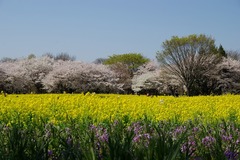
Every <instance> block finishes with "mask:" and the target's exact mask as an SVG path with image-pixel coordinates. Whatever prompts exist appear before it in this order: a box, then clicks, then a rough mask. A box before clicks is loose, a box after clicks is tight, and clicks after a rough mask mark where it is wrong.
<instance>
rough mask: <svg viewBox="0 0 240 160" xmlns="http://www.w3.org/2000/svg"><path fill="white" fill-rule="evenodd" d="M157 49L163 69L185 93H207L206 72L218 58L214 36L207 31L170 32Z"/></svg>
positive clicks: (211, 68) (208, 72) (209, 71)
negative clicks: (169, 35)
mask: <svg viewBox="0 0 240 160" xmlns="http://www.w3.org/2000/svg"><path fill="white" fill-rule="evenodd" d="M162 48H163V50H162V51H161V52H157V56H156V58H157V60H158V61H159V62H160V65H161V67H162V70H163V73H165V74H168V75H173V76H174V77H176V79H177V80H178V81H179V82H180V84H182V85H183V86H185V88H186V92H187V94H188V95H190V96H191V95H197V94H206V93H208V92H209V91H208V90H206V86H207V85H208V79H207V77H208V75H211V72H212V71H213V70H214V68H215V67H216V65H217V64H218V63H219V62H220V56H219V55H218V50H217V47H216V46H215V40H214V39H213V38H211V37H208V36H206V35H203V34H200V35H195V34H193V35H189V36H186V37H178V36H173V37H172V38H171V39H170V40H166V41H165V42H163V44H162Z"/></svg>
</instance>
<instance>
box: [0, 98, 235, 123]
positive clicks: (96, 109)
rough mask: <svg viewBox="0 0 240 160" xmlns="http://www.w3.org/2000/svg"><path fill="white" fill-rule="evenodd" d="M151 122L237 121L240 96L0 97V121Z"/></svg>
mask: <svg viewBox="0 0 240 160" xmlns="http://www.w3.org/2000/svg"><path fill="white" fill-rule="evenodd" d="M146 117H147V119H149V120H151V121H160V120H176V121H179V122H183V121H187V120H189V119H192V120H193V119H195V118H198V119H200V120H202V121H203V122H208V123H209V122H215V121H216V120H220V119H225V120H228V119H233V120H235V121H239V120H240V96H238V95H224V96H197V97H185V96H182V97H172V96H158V97H147V96H143V95H141V96H138V95H113V94H112V95H107V94H103V95H98V94H86V95H84V94H43V95H38V94H28V95H7V96H6V97H5V96H4V95H0V121H2V122H5V123H8V124H11V123H13V122H14V123H15V122H16V121H19V120H21V121H25V122H26V121H33V122H36V123H37V122H38V121H46V123H47V122H51V123H54V124H64V122H66V121H69V120H74V121H81V120H83V119H85V118H90V119H92V120H93V121H94V122H95V123H100V122H103V121H105V120H110V121H114V120H115V119H128V120H129V121H136V120H139V119H144V118H146Z"/></svg>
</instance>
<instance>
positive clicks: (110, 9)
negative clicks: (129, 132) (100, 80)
mask: <svg viewBox="0 0 240 160" xmlns="http://www.w3.org/2000/svg"><path fill="white" fill-rule="evenodd" d="M190 34H206V35H208V36H212V37H213V38H214V39H215V40H216V45H219V44H222V46H223V47H224V48H225V50H238V51H240V40H239V38H240V0H0V58H3V57H10V58H21V57H26V56H27V55H29V54H32V53H33V54H35V55H36V56H41V55H42V54H45V53H52V54H54V55H56V54H59V53H61V52H66V53H68V54H70V55H72V56H75V57H76V58H77V60H81V61H85V62H92V61H94V60H95V59H97V58H107V57H108V56H110V55H112V54H122V53H142V54H143V55H144V56H145V57H147V58H150V59H155V56H156V52H157V51H159V50H161V44H162V42H164V41H165V40H167V39H170V38H171V37H172V36H187V35H190Z"/></svg>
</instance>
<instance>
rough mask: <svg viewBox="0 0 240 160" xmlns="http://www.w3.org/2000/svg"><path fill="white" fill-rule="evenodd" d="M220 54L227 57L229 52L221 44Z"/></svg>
mask: <svg viewBox="0 0 240 160" xmlns="http://www.w3.org/2000/svg"><path fill="white" fill-rule="evenodd" d="M218 54H219V55H221V56H223V57H227V54H226V52H225V50H224V48H223V46H222V45H221V44H220V46H219V48H218Z"/></svg>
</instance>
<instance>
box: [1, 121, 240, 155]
mask: <svg viewBox="0 0 240 160" xmlns="http://www.w3.org/2000/svg"><path fill="white" fill-rule="evenodd" d="M16 118H17V119H18V117H16ZM239 129H240V128H239V124H236V123H235V122H231V121H229V122H225V121H221V122H218V123H216V124H207V125H202V123H201V121H198V120H196V121H188V122H186V123H182V124H177V123H174V122H171V121H161V122H158V123H153V122H151V121H149V120H148V119H147V118H146V119H144V120H140V121H137V122H132V123H129V122H128V120H127V119H125V120H116V121H114V122H112V123H110V122H108V121H105V122H102V123H99V124H93V123H92V121H91V120H90V119H85V120H83V121H82V122H77V121H75V120H74V119H68V121H67V122H66V123H65V124H62V125H61V126H56V125H53V124H51V123H46V122H45V120H44V118H43V119H42V120H41V121H39V122H36V121H32V120H31V119H29V121H27V122H21V121H20V119H19V121H15V122H13V123H9V124H6V123H4V122H1V123H0V141H1V143H0V159H4V160H5V159H9V160H11V159H12V160H13V159H14V160H15V159H36V160H37V159H64V160H65V159H86V160H95V159H104V160H105V159H111V160H115V159H119V160H120V159H134V160H147V159H149V160H152V159H159V160H181V159H186V160H187V159H198V160H200V159H201V160H203V159H204V160H205V159H215V160H224V159H226V160H227V159H229V160H230V159H231V160H234V159H239V158H240V157H239V151H240V130H239Z"/></svg>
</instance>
